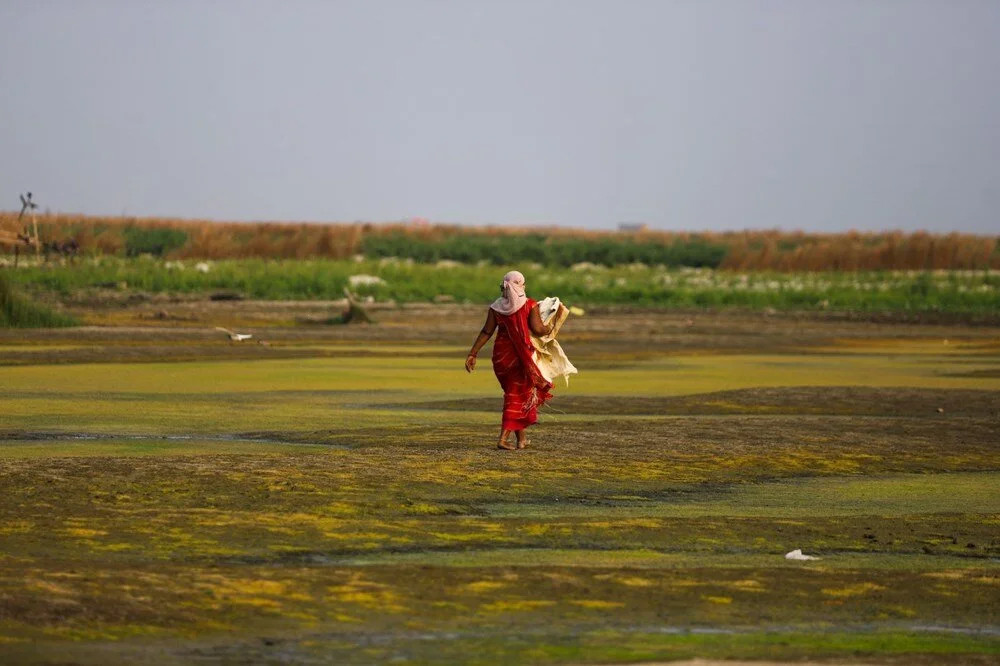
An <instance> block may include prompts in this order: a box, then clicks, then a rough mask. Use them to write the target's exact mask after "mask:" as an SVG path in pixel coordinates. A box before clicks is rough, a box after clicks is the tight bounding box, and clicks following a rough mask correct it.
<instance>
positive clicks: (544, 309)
mask: <svg viewBox="0 0 1000 666" xmlns="http://www.w3.org/2000/svg"><path fill="white" fill-rule="evenodd" d="M559 305H560V301H559V299H558V298H557V297H555V296H549V297H548V298H546V299H544V300H542V301H540V302H539V303H538V313H539V314H540V315H541V316H542V322H544V323H545V324H549V323H550V322H552V332H551V333H549V334H548V335H546V336H544V337H537V336H535V335H532V336H531V344H533V345H534V346H535V365H537V366H538V371H539V372H541V373H542V376H543V377H545V379H546V380H548V381H550V382H552V381H554V380H555V378H556V377H562V378H563V379H565V380H566V386H569V376H570V375H575V374H577V373H578V372H579V371H578V370H577V369H576V367H575V366H574V365H573V364H572V363H570V361H569V359H568V358H567V357H566V352H564V351H563V348H562V347H561V346H559V342H557V341H556V334H558V333H559V329H560V328H562V325H563V322H565V321H566V317H567V316H569V311H568V310H565V309H564V310H563V311H562V314H559ZM557 314H558V315H559V316H558V318H557V319H555V321H552V319H553V317H556V316H557Z"/></svg>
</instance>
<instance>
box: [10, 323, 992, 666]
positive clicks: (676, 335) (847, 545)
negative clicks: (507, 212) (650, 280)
mask: <svg viewBox="0 0 1000 666" xmlns="http://www.w3.org/2000/svg"><path fill="white" fill-rule="evenodd" d="M220 307H222V306H220ZM444 311H445V312H446V313H447V316H445V317H441V316H437V315H440V314H441V311H440V310H439V311H436V312H435V311H432V310H429V309H428V310H401V311H395V310H390V311H386V312H384V313H381V314H380V317H379V319H380V321H379V323H378V324H377V325H375V326H359V327H315V326H314V327H303V326H300V327H292V326H287V325H282V326H273V327H268V326H263V325H257V326H255V327H252V328H251V329H249V330H252V331H253V332H254V334H255V335H256V338H255V339H258V338H259V339H265V340H267V341H268V342H269V344H268V345H267V346H261V345H245V346H242V347H240V346H236V345H231V344H230V343H228V342H227V341H225V340H224V339H222V338H221V336H218V334H217V333H214V332H212V331H211V329H210V327H202V328H191V327H187V328H185V327H183V326H176V325H175V326H173V327H171V328H152V327H147V328H134V327H131V328H127V329H126V328H121V329H115V328H113V327H112V328H88V329H49V330H40V331H35V332H27V331H23V330H20V331H5V332H3V334H2V335H0V359H2V361H3V364H2V365H0V385H2V386H3V387H4V392H3V395H2V397H0V408H2V414H3V416H2V421H0V474H2V478H3V480H4V492H3V493H2V494H0V661H3V662H5V663H27V664H43V663H45V664H48V663H51V664H55V663H74V664H98V663H100V664H130V663H136V662H139V661H147V662H151V663H157V664H174V663H176V664H181V663H191V662H199V661H200V662H206V663H224V664H230V663H232V664H236V663H248V662H253V663H337V664H340V663H386V662H404V663H406V662H412V663H469V664H477V663H483V664H487V663H489V664H492V663H512V664H513V663H626V662H643V661H666V660H679V659H688V658H693V657H701V658H713V659H714V658H718V659H733V658H742V659H750V660H758V659H767V660H781V661H800V660H804V659H809V660H820V661H829V660H833V661H837V662H845V661H846V662H858V661H860V662H864V663H893V664H900V663H907V664H910V663H926V664H937V663H972V664H985V663H996V662H997V661H998V660H1000V563H998V562H1000V492H998V489H1000V439H998V437H997V432H998V430H997V428H998V423H1000V337H998V336H1000V330H998V329H996V328H988V327H965V326H958V325H949V326H940V325H939V326H931V325H921V326H913V325H902V324H894V325H885V324H874V323H864V322H830V321H823V320H819V319H814V320H802V319H790V318H789V319H782V318H781V316H778V317H768V316H764V315H752V314H743V315H726V314H714V315H706V316H705V317H703V318H702V317H699V318H698V319H697V321H694V322H692V321H691V320H690V319H689V318H688V317H689V316H688V315H673V314H670V313H666V312H653V311H647V312H635V313H619V314H597V315H588V316H586V317H583V318H576V319H573V318H571V319H570V321H569V322H568V323H567V325H566V327H565V329H564V333H563V336H562V337H563V345H564V347H565V348H566V350H567V352H568V353H569V354H570V356H571V357H572V358H573V360H574V362H575V363H576V364H577V366H578V367H579V368H580V370H581V374H580V375H579V376H578V377H574V378H573V379H572V380H571V382H570V385H569V386H568V387H567V386H564V385H559V386H557V387H556V391H555V392H556V396H557V397H556V399H555V400H554V401H553V403H552V405H551V409H546V410H545V411H544V412H543V415H542V419H541V423H540V424H539V425H538V426H536V427H535V428H534V429H533V430H534V431H533V433H532V445H531V446H530V447H529V448H528V449H527V450H525V451H520V452H502V451H497V450H495V449H494V448H493V443H494V438H495V435H496V431H497V427H498V421H499V391H498V387H497V385H496V380H495V379H494V377H493V376H492V373H491V372H490V369H489V363H488V361H487V356H486V355H485V354H487V353H488V348H487V352H484V357H483V362H482V363H481V365H480V369H479V370H477V371H476V372H475V373H474V374H472V375H468V374H466V373H465V372H464V371H462V369H461V365H462V357H463V356H464V351H465V350H466V349H467V346H468V344H469V343H470V342H471V339H472V337H473V336H474V335H475V332H476V331H477V330H478V329H479V326H480V325H481V323H482V322H481V317H482V312H480V308H461V307H454V308H450V309H449V308H445V309H444ZM206 316H208V317H209V318H211V317H212V316H217V317H220V318H221V317H224V316H225V317H229V318H230V319H232V318H233V317H234V316H235V315H233V314H232V313H231V312H230V311H228V310H227V311H225V314H224V313H223V312H222V311H220V312H217V313H215V314H214V315H206ZM256 318H257V315H256V314H255V315H253V316H252V317H251V319H252V320H253V319H256ZM227 323H229V320H227ZM623 340H627V342H623ZM182 352H183V354H182ZM795 548H801V549H803V550H804V551H805V552H806V553H811V554H814V555H816V556H818V557H820V558H821V559H819V560H815V561H809V562H793V561H788V560H786V559H785V558H784V553H786V552H788V551H790V550H792V549H795Z"/></svg>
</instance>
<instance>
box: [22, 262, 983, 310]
mask: <svg viewBox="0 0 1000 666" xmlns="http://www.w3.org/2000/svg"><path fill="white" fill-rule="evenodd" d="M515 267H516V268H519V269H520V270H521V271H522V272H524V273H525V275H526V277H527V283H528V293H529V294H531V295H533V296H536V297H542V296H545V295H550V294H554V295H558V296H560V297H562V298H563V299H564V300H566V301H567V302H569V303H577V304H580V305H584V306H586V305H615V304H618V305H637V306H646V307H663V308H672V307H674V308H675V307H683V308H705V307H711V308H726V307H744V308H775V309H791V310H822V309H828V310H841V311H869V312H870V311H901V312H950V313H980V314H990V313H994V314H995V313H998V312H1000V272H998V271H919V272H918V271H869V272H858V273H849V272H825V273H775V272H735V271H720V270H712V269H707V268H706V269H690V268H682V269H668V268H666V267H663V266H649V265H645V264H640V263H636V264H630V265H624V266H616V267H613V268H608V267H603V266H599V265H593V264H590V265H577V266H575V267H574V268H565V267H561V266H551V265H550V266H543V265H540V264H532V263H531V262H528V261H523V262H518V264H517V265H516V266H492V265H475V264H460V263H455V262H454V261H442V262H441V263H439V264H422V263H416V262H413V261H401V260H398V259H382V260H380V261H360V262H356V261H336V260H323V259H317V260H265V259H230V260H222V261H215V262H194V261H183V262H182V261H162V260H157V259H153V258H150V257H139V258H136V259H120V258H113V257H105V258H101V259H92V260H84V261H82V262H80V263H78V264H76V265H71V264H67V265H64V266H60V265H49V266H37V267H30V268H22V269H20V270H18V271H16V272H13V273H11V274H10V275H11V276H12V279H14V280H17V281H18V282H19V283H21V284H23V285H32V286H34V287H40V288H43V289H46V290H51V291H55V292H57V293H59V294H60V295H63V296H68V295H71V294H73V293H74V292H76V291H78V290H81V289H88V288H95V287H104V288H114V289H128V290H139V291H145V292H158V293H162V292H172V293H204V292H211V291H214V290H233V291H237V292H239V293H240V294H242V295H244V296H246V297H247V298H260V299H278V300H291V299H338V298H341V297H342V296H343V289H344V287H345V286H348V287H350V288H351V289H352V290H353V291H355V292H357V293H359V294H360V295H362V296H371V297H373V298H374V299H376V300H378V301H395V302H397V303H407V302H427V301H431V300H434V299H438V300H441V297H445V298H446V299H454V301H456V302H459V303H461V302H468V303H484V304H485V303H488V302H489V301H491V300H492V299H493V298H495V297H496V295H497V293H498V290H499V285H500V280H501V277H502V276H503V274H504V273H505V272H506V271H507V270H509V269H510V268H515ZM352 276H354V280H353V281H352V279H351V278H352Z"/></svg>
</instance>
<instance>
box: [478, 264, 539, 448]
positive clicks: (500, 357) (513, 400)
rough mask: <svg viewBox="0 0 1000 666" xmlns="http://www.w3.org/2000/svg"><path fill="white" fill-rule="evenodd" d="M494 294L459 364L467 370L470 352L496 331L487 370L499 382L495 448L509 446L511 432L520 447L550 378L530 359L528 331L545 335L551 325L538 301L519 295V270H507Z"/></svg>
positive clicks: (531, 349)
mask: <svg viewBox="0 0 1000 666" xmlns="http://www.w3.org/2000/svg"><path fill="white" fill-rule="evenodd" d="M500 294H501V296H500V298H498V299H497V300H495V301H494V302H493V304H492V305H490V309H489V312H488V313H487V315H486V324H485V325H484V326H483V328H482V330H481V331H480V332H479V336H478V337H477V338H476V341H475V342H474V343H473V344H472V349H471V350H469V355H468V356H467V357H466V358H465V369H466V371H468V372H472V371H473V370H474V369H475V368H476V355H477V354H478V353H479V350H480V349H481V348H482V346H483V345H485V344H486V342H487V341H488V340H489V339H490V337H492V335H493V332H494V331H497V339H496V341H495V342H494V343H493V372H494V373H496V376H497V380H499V382H500V386H501V387H502V388H503V422H502V425H501V427H500V441H499V442H498V443H497V448H500V449H507V450H513V449H514V448H515V446H514V445H511V444H510V443H509V442H508V441H507V439H508V437H509V436H510V433H512V432H513V433H514V434H515V436H516V437H517V444H516V448H518V449H523V448H525V447H526V446H527V445H528V437H527V435H526V434H525V430H526V429H527V427H528V426H530V425H532V424H533V423H535V421H537V420H538V408H539V407H540V406H541V405H543V404H545V401H547V400H548V399H549V398H551V397H552V394H551V393H550V390H551V389H552V383H551V382H549V381H548V380H547V379H545V377H543V376H542V373H541V372H539V370H538V367H537V366H536V365H535V361H534V358H533V355H534V352H535V348H534V347H533V346H532V344H531V337H530V335H531V333H534V334H535V335H537V336H544V335H548V334H549V333H551V331H552V327H551V326H546V325H545V324H544V323H542V317H541V315H540V314H539V312H538V304H537V303H536V302H535V301H534V300H532V299H530V298H528V297H527V296H526V295H525V293H524V276H523V275H521V273H519V272H517V271H511V272H510V273H507V275H505V276H504V277H503V284H502V285H501V286H500Z"/></svg>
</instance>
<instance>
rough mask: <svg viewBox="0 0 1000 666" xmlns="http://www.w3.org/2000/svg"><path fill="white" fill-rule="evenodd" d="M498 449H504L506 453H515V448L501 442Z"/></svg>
mask: <svg viewBox="0 0 1000 666" xmlns="http://www.w3.org/2000/svg"><path fill="white" fill-rule="evenodd" d="M497 448H498V449H503V450H504V451H513V450H514V447H513V446H511V445H510V444H508V443H507V442H500V443H499V444H497Z"/></svg>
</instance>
